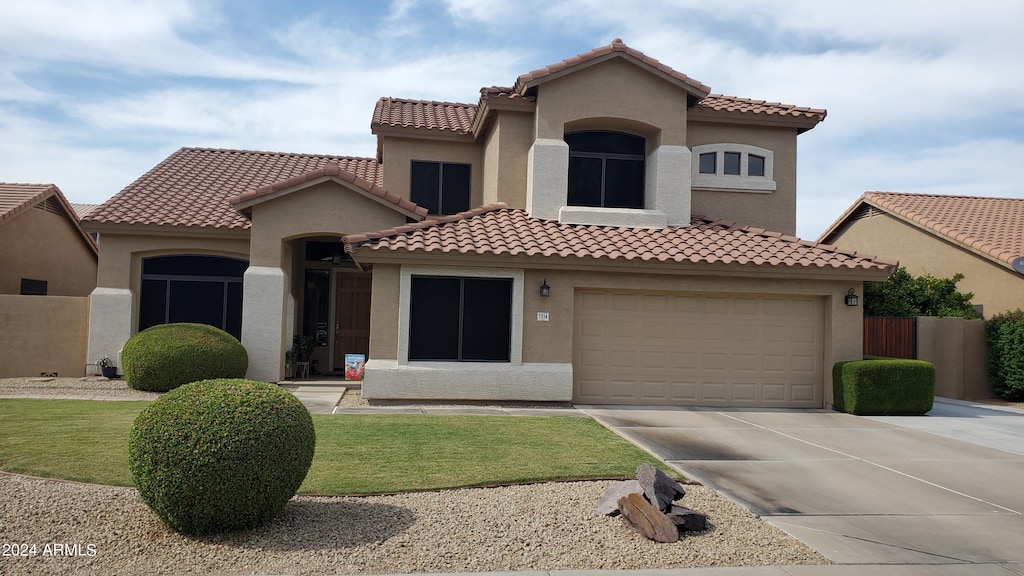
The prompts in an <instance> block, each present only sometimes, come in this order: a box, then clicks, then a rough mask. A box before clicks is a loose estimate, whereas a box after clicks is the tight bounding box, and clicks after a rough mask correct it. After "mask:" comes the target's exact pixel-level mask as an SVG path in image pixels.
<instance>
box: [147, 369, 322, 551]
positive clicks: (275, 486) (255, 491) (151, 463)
mask: <svg viewBox="0 0 1024 576" xmlns="http://www.w3.org/2000/svg"><path fill="white" fill-rule="evenodd" d="M315 443H316V433H315V432H314V430H313V419H312V417H311V416H310V415H309V411H308V410H306V408H305V406H303V405H302V403H301V402H299V400H298V399H297V398H296V397H295V396H293V395H292V394H290V393H288V392H287V391H285V390H283V389H281V388H279V387H277V386H275V385H273V384H267V383H265V382H255V381H252V380H244V379H220V380H203V381H199V382H193V383H191V384H186V385H184V386H181V387H179V388H176V389H174V390H172V391H170V392H168V393H167V394H164V395H163V396H161V397H160V398H159V399H157V400H156V401H154V402H153V403H152V404H150V405H149V406H148V407H146V409H145V410H143V411H142V413H141V414H139V416H138V417H137V418H136V419H135V423H134V424H133V425H132V431H131V435H130V437H129V441H128V463H129V465H130V467H131V471H132V478H134V480H135V486H136V488H138V491H139V496H140V497H142V501H143V502H145V503H146V505H147V506H149V507H150V508H151V509H152V510H153V511H154V512H155V513H156V515H157V516H159V517H160V519H161V520H163V521H164V523H165V524H167V525H168V526H170V527H171V528H173V529H174V530H177V531H178V532H181V533H184V534H192V535H202V534H213V533H217V532H227V531H232V530H243V529H247V528H254V527H256V526H259V525H260V524H262V523H264V522H266V521H268V520H270V519H271V518H273V517H274V516H276V515H277V514H278V513H279V512H280V511H281V509H282V508H284V505H285V504H286V503H287V502H288V500H289V499H290V498H291V497H292V496H294V495H295V491H296V490H298V489H299V485H300V484H302V481H303V479H305V477H306V472H307V471H308V470H309V465H310V463H311V462H312V461H313V448H314V444H315Z"/></svg>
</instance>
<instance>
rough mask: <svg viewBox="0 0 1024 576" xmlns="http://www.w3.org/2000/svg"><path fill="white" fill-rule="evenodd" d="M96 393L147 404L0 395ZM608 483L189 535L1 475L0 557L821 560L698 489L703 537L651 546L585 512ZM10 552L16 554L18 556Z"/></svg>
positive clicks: (3, 391) (248, 570) (120, 502)
mask: <svg viewBox="0 0 1024 576" xmlns="http://www.w3.org/2000/svg"><path fill="white" fill-rule="evenodd" d="M39 389H45V390H47V391H49V392H52V393H51V394H44V393H42V392H37V390H39ZM58 391H59V392H58ZM104 394H106V395H108V396H107V397H111V398H114V397H117V398H128V399H146V398H148V396H147V397H142V396H136V394H141V393H137V392H133V391H130V390H128V389H127V387H125V386H124V384H123V382H119V381H106V380H103V381H100V380H93V381H85V382H81V381H78V380H77V379H63V378H61V379H56V380H52V381H50V382H35V383H33V382H31V381H15V380H13V379H0V396H7V397H10V396H12V395H15V396H26V395H33V396H38V395H48V396H55V395H56V396H75V397H101V396H103V395H104ZM609 484H610V482H609V481H596V482H549V483H542V484H534V485H527V486H507V487H497V488H475V489H461V490H444V491H436V492H418V493H406V494H396V495H387V496H360V497H357V496H351V497H308V496H301V497H295V498H293V499H292V500H291V501H290V502H289V503H288V505H287V506H286V507H285V509H284V511H283V512H282V514H281V515H280V516H279V517H278V518H277V519H275V520H274V521H272V522H271V523H269V524H267V525H265V526H263V527H261V528H258V529H256V530H250V531H244V532H237V533H232V534H225V535H219V536H215V537H204V538H191V537H185V536H182V535H180V534H177V533H175V532H173V531H172V530H170V529H168V528H166V527H165V526H164V525H163V524H162V523H161V522H160V521H159V520H158V519H157V518H156V516H155V515H154V514H153V513H152V512H150V511H149V509H148V508H146V506H145V505H144V504H143V503H142V502H141V500H140V499H139V497H138V494H137V493H136V491H135V490H133V489H130V488H119V487H109V486H97V485H90V484H79V483H73V482H64V481H59V480H48V479H39V478H29V477H24V476H19V475H14V474H3V473H0V494H3V498H0V542H2V543H3V544H4V545H5V546H6V547H5V548H4V550H3V552H5V553H7V554H11V553H12V552H22V551H24V552H25V554H24V555H17V556H14V557H2V558H0V574H5V575H6V574H58V573H96V574H115V573H116V574H153V573H176V574H184V573H217V574H388V573H417V572H491V571H501V570H519V571H522V570H571V569H595V570H597V569H653V568H681V567H704V566H766V565H791V564H827V563H828V561H827V560H826V559H825V558H824V557H822V556H821V555H819V554H818V553H816V552H815V551H813V550H811V549H810V548H808V547H807V546H805V545H804V544H802V543H801V542H799V541H798V540H796V539H794V538H792V537H790V536H788V535H787V534H785V533H784V532H782V531H781V530H779V529H777V528H774V527H773V526H771V525H769V524H768V523H766V522H763V521H762V520H760V519H759V518H757V517H756V516H754V515H752V514H750V513H749V512H747V511H746V510H744V509H743V508H742V507H740V506H738V505H736V504H734V503H733V502H731V501H729V500H727V499H726V498H724V497H722V496H720V495H719V494H717V493H716V492H714V491H713V490H710V489H708V488H705V487H703V486H687V495H686V497H685V498H683V500H682V501H681V502H680V503H681V504H683V505H685V506H688V507H690V508H693V509H695V510H698V511H700V512H703V513H705V514H707V516H708V524H709V529H708V530H706V531H703V532H699V533H688V534H686V535H685V536H684V537H683V538H682V539H680V541H679V542H677V543H674V544H657V543H655V542H652V541H649V540H646V539H644V538H642V537H641V536H639V535H637V534H636V533H634V532H632V531H631V530H630V529H628V528H627V527H626V526H625V525H624V524H623V523H622V521H621V519H619V518H610V517H606V516H597V515H595V514H594V511H593V509H594V505H595V504H596V503H597V501H598V499H599V497H600V495H601V493H602V492H603V491H604V489H605V488H606V487H607V486H608V485H609ZM11 544H23V545H25V546H21V547H18V550H14V549H13V548H11V547H10V545H11ZM33 546H34V548H31V547H33ZM32 551H34V553H33V552H32Z"/></svg>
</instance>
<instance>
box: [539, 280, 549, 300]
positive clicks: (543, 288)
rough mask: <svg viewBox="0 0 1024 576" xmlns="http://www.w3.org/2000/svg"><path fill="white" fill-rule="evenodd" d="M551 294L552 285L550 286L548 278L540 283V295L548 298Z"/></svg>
mask: <svg viewBox="0 0 1024 576" xmlns="http://www.w3.org/2000/svg"><path fill="white" fill-rule="evenodd" d="M548 296H551V286H548V279H547V278H545V279H544V283H543V284H541V285H540V297H541V298H547V297H548Z"/></svg>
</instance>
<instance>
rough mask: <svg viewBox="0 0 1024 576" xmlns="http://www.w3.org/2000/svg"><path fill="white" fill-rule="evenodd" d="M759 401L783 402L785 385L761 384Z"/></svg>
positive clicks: (784, 399)
mask: <svg viewBox="0 0 1024 576" xmlns="http://www.w3.org/2000/svg"><path fill="white" fill-rule="evenodd" d="M761 399H762V400H764V401H767V402H785V401H786V400H787V398H786V385H785V384H773V383H770V382H765V383H762V384H761Z"/></svg>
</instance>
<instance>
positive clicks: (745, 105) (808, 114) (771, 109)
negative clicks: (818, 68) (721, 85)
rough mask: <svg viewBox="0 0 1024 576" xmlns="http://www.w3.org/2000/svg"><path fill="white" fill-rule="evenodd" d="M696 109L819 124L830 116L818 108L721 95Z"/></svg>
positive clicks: (704, 101)
mask: <svg viewBox="0 0 1024 576" xmlns="http://www.w3.org/2000/svg"><path fill="white" fill-rule="evenodd" d="M696 108H698V109H701V108H703V109H707V110H715V111H728V112H749V113H753V114H769V115H778V116H794V117H798V118H816V119H818V121H819V122H820V121H822V120H824V119H825V116H826V115H827V114H828V112H827V111H825V110H821V109H817V108H807V107H805V106H794V105H792V104H780V103H778V102H765V101H764V100H751V99H749V98H737V97H735V96H722V95H721V94H709V95H708V96H707V97H705V98H704V99H703V100H701V101H700V102H698V103H697V106H696Z"/></svg>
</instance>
